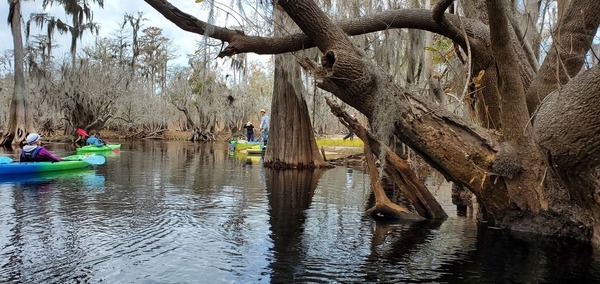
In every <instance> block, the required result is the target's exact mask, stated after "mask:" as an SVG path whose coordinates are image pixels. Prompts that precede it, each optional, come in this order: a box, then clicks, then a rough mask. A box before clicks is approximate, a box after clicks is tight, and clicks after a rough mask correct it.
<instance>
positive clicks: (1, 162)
mask: <svg viewBox="0 0 600 284" xmlns="http://www.w3.org/2000/svg"><path fill="white" fill-rule="evenodd" d="M105 161H106V158H104V157H103V156H96V155H93V156H86V155H73V156H68V157H64V158H63V160H62V161H60V162H15V161H13V160H12V159H11V158H8V157H2V159H0V175H2V176H5V175H22V174H35V173H44V172H55V171H68V170H74V169H83V168H87V167H91V165H102V164H104V162H105Z"/></svg>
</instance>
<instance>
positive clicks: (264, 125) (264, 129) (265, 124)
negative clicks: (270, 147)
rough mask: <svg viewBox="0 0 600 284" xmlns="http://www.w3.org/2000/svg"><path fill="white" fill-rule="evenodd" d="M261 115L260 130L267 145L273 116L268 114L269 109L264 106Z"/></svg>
mask: <svg viewBox="0 0 600 284" xmlns="http://www.w3.org/2000/svg"><path fill="white" fill-rule="evenodd" d="M260 115H261V116H262V118H261V119H260V132H261V136H262V139H263V143H264V144H265V146H266V145H267V140H268V139H269V123H271V118H269V115H268V114H267V111H266V110H265V109H264V108H263V109H261V110H260Z"/></svg>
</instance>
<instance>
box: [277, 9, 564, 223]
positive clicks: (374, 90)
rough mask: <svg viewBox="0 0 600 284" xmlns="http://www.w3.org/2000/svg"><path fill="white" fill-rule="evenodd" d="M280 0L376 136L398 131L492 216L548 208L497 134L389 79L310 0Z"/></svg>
mask: <svg viewBox="0 0 600 284" xmlns="http://www.w3.org/2000/svg"><path fill="white" fill-rule="evenodd" d="M279 3H280V4H281V5H282V6H283V7H284V9H285V10H286V11H287V12H288V14H290V16H291V17H292V18H293V19H294V21H295V22H296V23H298V25H299V26H300V28H301V29H302V30H303V31H304V32H305V34H307V35H308V36H309V37H311V38H312V39H313V41H314V42H315V43H317V46H318V47H319V49H321V51H322V52H323V53H324V54H325V55H324V56H323V58H322V62H323V63H322V67H316V66H312V68H313V70H314V72H315V74H316V76H317V81H320V82H322V83H321V84H320V86H321V87H322V88H324V89H326V90H328V91H330V92H332V93H334V94H335V95H336V96H338V97H340V98H341V99H342V100H344V101H345V102H347V103H349V104H350V105H352V106H353V107H355V108H356V109H358V110H360V111H361V112H362V113H364V114H365V115H366V116H367V117H369V118H370V119H371V121H372V122H373V125H374V127H375V132H376V134H378V136H380V137H385V136H386V135H395V136H396V137H398V138H400V140H401V141H403V142H404V143H406V144H407V145H408V146H410V147H411V148H412V149H413V150H415V152H417V153H419V154H420V155H421V156H422V157H423V158H424V159H425V160H426V161H427V162H428V163H429V164H431V165H432V166H433V167H435V168H436V169H438V170H439V171H440V172H441V173H442V174H444V175H445V176H446V177H447V178H448V179H449V180H451V181H453V182H455V183H457V184H459V185H461V186H465V187H466V188H469V189H470V190H471V191H472V192H473V193H474V194H475V195H476V196H477V198H478V200H479V201H480V203H481V204H482V205H483V207H484V208H485V210H486V212H487V213H488V216H487V217H488V219H489V220H491V221H492V220H495V221H499V223H501V224H504V225H510V224H512V222H514V217H515V214H516V212H520V211H526V212H532V213H539V212H540V211H541V210H544V209H546V207H547V204H546V203H545V200H544V197H543V196H540V195H539V194H538V193H537V192H538V191H536V189H537V188H538V187H539V185H538V184H539V180H537V179H536V178H538V177H537V171H536V170H537V169H536V168H534V169H532V170H527V171H524V170H523V169H524V165H523V164H521V163H520V161H519V159H518V157H515V156H514V155H515V152H514V151H513V150H511V147H510V146H509V145H505V144H502V143H500V141H501V140H500V137H494V136H493V135H490V134H491V133H489V134H485V133H486V131H484V130H483V129H478V128H474V127H468V126H467V124H466V123H465V122H462V121H460V120H459V119H458V118H456V117H454V116H453V115H451V114H449V113H447V112H446V111H444V110H441V109H438V108H436V107H435V106H433V105H432V104H430V103H428V102H425V101H422V100H420V99H418V98H417V97H415V96H414V95H411V94H409V93H407V92H406V91H404V90H403V89H402V88H400V87H399V86H397V85H394V84H392V83H391V82H390V80H389V79H388V78H387V76H386V75H385V74H384V73H383V72H379V69H378V68H376V66H373V65H372V63H371V62H369V61H366V60H365V59H364V56H363V54H362V53H361V52H360V51H358V50H356V49H355V48H354V47H353V46H352V45H351V44H350V43H349V41H348V40H347V38H346V37H345V34H344V33H343V31H342V30H340V29H339V27H337V26H335V25H333V24H332V23H331V21H330V20H329V19H328V18H327V17H326V16H325V15H324V14H323V13H322V12H321V11H320V10H319V9H318V7H316V5H314V3H312V2H311V1H301V2H297V1H280V2H279ZM306 65H308V64H306ZM309 67H310V66H309ZM381 140H383V141H387V140H386V139H381ZM527 166H531V165H527ZM533 166H535V165H533ZM538 166H539V165H538ZM563 221H564V223H571V222H569V221H568V220H563Z"/></svg>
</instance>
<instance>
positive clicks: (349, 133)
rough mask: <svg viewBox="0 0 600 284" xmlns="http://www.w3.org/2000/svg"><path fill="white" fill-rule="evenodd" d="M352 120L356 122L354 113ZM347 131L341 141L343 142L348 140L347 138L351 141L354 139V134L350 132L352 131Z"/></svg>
mask: <svg viewBox="0 0 600 284" xmlns="http://www.w3.org/2000/svg"><path fill="white" fill-rule="evenodd" d="M352 119H353V120H354V121H356V120H357V118H356V112H355V113H353V114H352ZM348 131H349V132H348V135H346V136H344V139H343V140H346V139H348V138H350V140H353V139H354V132H352V130H350V129H348Z"/></svg>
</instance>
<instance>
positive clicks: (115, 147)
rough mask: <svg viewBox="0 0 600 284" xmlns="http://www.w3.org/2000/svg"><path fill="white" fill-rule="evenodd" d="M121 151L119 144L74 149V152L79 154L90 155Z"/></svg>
mask: <svg viewBox="0 0 600 284" xmlns="http://www.w3.org/2000/svg"><path fill="white" fill-rule="evenodd" d="M119 149H121V144H109V145H104V146H94V145H87V146H83V147H81V148H77V149H75V151H76V152H77V153H78V154H79V153H91V152H104V151H114V150H119Z"/></svg>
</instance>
